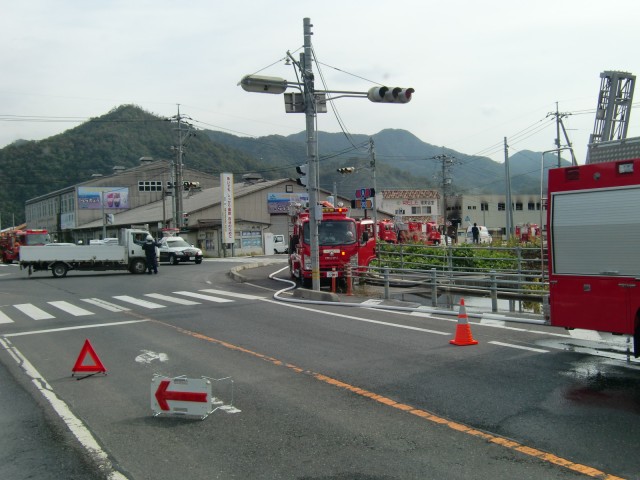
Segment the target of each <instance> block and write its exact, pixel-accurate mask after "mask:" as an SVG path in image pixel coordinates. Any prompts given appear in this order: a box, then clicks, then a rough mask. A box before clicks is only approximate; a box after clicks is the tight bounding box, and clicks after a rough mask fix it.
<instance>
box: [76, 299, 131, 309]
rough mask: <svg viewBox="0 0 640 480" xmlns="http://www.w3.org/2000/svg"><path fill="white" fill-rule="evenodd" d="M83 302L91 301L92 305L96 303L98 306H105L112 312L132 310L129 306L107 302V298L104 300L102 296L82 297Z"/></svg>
mask: <svg viewBox="0 0 640 480" xmlns="http://www.w3.org/2000/svg"><path fill="white" fill-rule="evenodd" d="M81 300H82V301H83V302H87V303H90V304H91V305H95V306H96V307H100V308H104V309H105V310H108V311H110V312H126V311H129V310H131V309H130V308H127V307H121V306H120V305H116V304H115V303H110V302H107V301H106V300H102V299H100V298H82V299H81Z"/></svg>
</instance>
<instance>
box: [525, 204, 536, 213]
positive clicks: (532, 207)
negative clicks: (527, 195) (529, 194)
mask: <svg viewBox="0 0 640 480" xmlns="http://www.w3.org/2000/svg"><path fill="white" fill-rule="evenodd" d="M535 209H536V204H535V203H533V202H529V203H528V204H527V210H529V211H531V210H535Z"/></svg>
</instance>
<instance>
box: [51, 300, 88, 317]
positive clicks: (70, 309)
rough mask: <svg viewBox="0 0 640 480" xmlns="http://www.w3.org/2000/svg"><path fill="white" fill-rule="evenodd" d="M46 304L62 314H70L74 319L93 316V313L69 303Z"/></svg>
mask: <svg viewBox="0 0 640 480" xmlns="http://www.w3.org/2000/svg"><path fill="white" fill-rule="evenodd" d="M47 303H48V304H49V305H52V306H54V307H56V308H59V309H60V310H62V311H63V312H67V313H70V314H71V315H73V316H74V317H84V316H87V315H94V313H93V312H90V311H89V310H85V309H84V308H81V307H76V306H75V305H73V304H71V303H69V302H47Z"/></svg>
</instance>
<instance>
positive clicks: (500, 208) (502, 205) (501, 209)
mask: <svg viewBox="0 0 640 480" xmlns="http://www.w3.org/2000/svg"><path fill="white" fill-rule="evenodd" d="M506 209H507V208H506V204H505V203H504V202H498V211H499V212H504V211H505V210H506Z"/></svg>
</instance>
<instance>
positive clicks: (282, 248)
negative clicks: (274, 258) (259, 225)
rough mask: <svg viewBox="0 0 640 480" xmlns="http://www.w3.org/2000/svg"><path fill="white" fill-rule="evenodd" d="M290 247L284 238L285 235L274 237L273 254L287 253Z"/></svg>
mask: <svg viewBox="0 0 640 480" xmlns="http://www.w3.org/2000/svg"><path fill="white" fill-rule="evenodd" d="M287 250H289V246H288V245H287V241H286V240H285V238H284V235H274V236H273V253H287Z"/></svg>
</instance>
